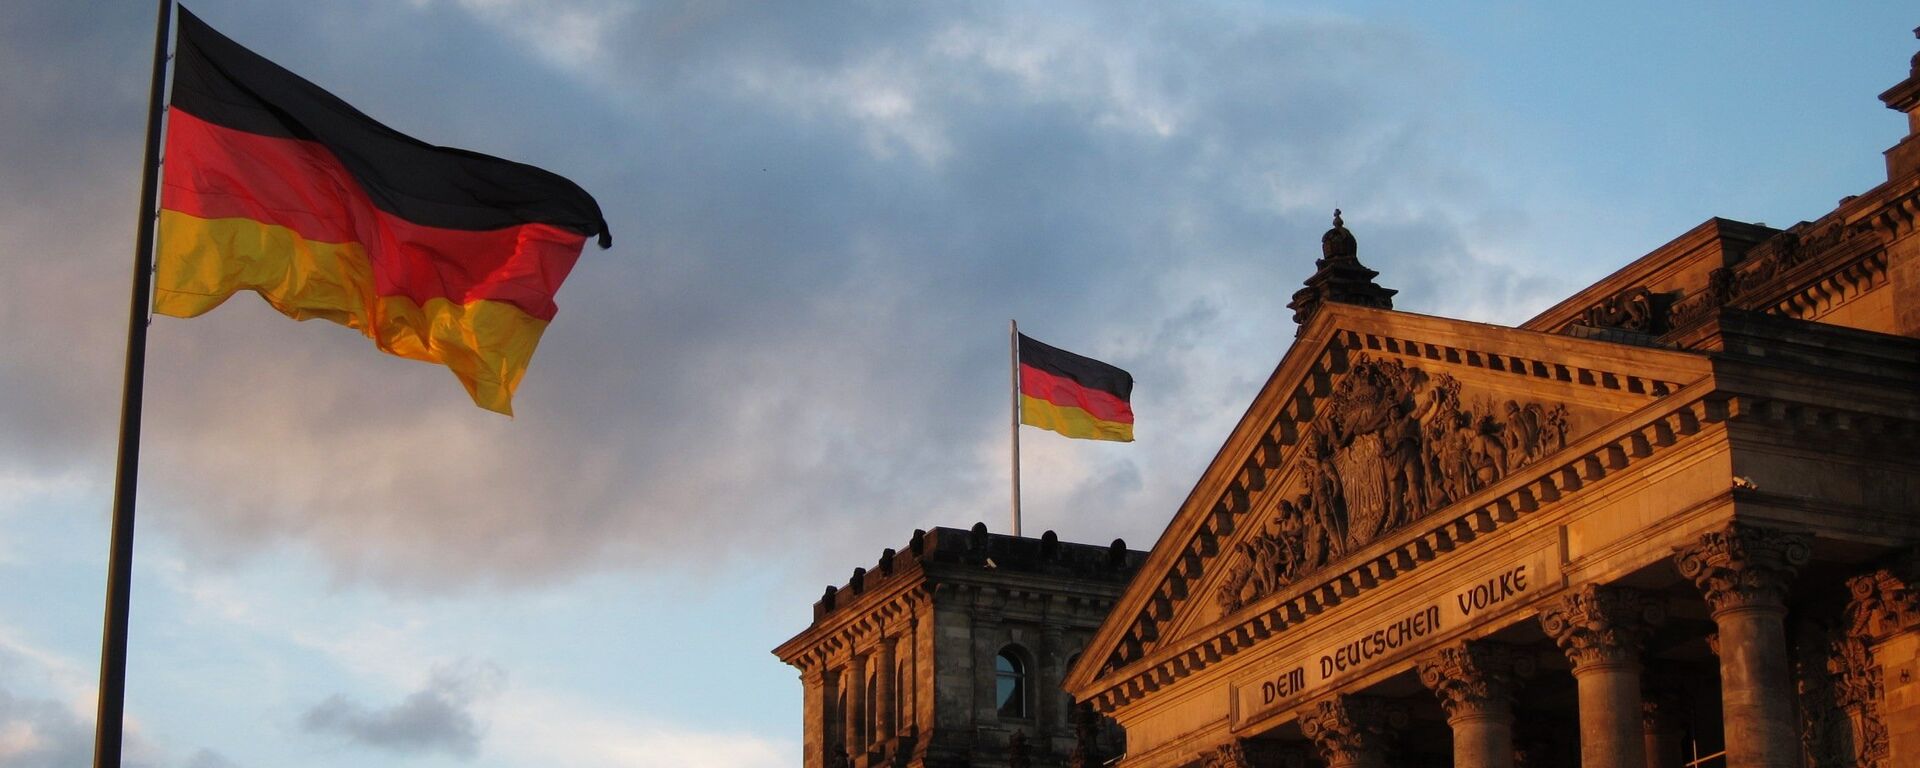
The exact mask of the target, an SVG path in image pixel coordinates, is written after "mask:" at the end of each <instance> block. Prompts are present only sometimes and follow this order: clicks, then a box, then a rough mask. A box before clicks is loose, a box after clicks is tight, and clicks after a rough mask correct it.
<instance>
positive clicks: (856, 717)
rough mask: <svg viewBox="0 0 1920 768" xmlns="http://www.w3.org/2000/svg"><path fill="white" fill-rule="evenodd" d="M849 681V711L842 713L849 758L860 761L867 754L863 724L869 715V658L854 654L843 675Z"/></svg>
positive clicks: (849, 659) (848, 660)
mask: <svg viewBox="0 0 1920 768" xmlns="http://www.w3.org/2000/svg"><path fill="white" fill-rule="evenodd" d="M842 674H844V675H845V676H846V681H847V711H845V712H842V713H840V717H841V718H842V719H844V720H846V726H847V734H846V736H847V740H846V741H845V742H844V743H845V744H846V745H847V756H848V757H851V758H854V759H856V760H858V759H859V758H860V756H861V755H864V754H866V753H867V748H866V745H867V742H866V740H865V739H863V738H861V731H862V729H861V727H860V726H861V723H862V722H863V721H864V720H865V719H866V714H867V656H866V654H854V655H853V656H851V657H849V658H848V659H847V671H846V672H844V673H842Z"/></svg>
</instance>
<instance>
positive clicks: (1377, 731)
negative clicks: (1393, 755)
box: [1300, 693, 1407, 766]
mask: <svg viewBox="0 0 1920 768" xmlns="http://www.w3.org/2000/svg"><path fill="white" fill-rule="evenodd" d="M1406 724H1407V710H1406V708H1405V707H1403V706H1400V705H1399V704H1396V703H1394V702H1392V701H1390V700H1388V699H1382V698H1377V697H1373V696H1355V695H1351V694H1344V693H1341V694H1334V695H1332V696H1329V697H1327V698H1324V699H1321V700H1319V701H1316V702H1314V703H1312V704H1309V705H1307V708H1306V709H1303V710H1301V711H1300V732H1301V733H1302V734H1305V735H1306V737H1307V740H1308V741H1311V742H1313V746H1314V748H1315V749H1318V750H1319V751H1320V756H1321V757H1322V758H1324V759H1325V760H1326V761H1327V764H1328V765H1334V766H1340V765H1353V764H1355V763H1359V762H1362V761H1363V760H1365V759H1366V758H1367V757H1368V756H1370V755H1375V756H1377V755H1382V754H1385V753H1386V751H1387V749H1388V748H1389V747H1390V746H1391V742H1392V738H1393V733H1394V732H1395V731H1396V730H1398V729H1400V728H1404V727H1406Z"/></svg>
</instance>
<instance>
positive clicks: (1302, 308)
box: [1287, 208, 1398, 333]
mask: <svg viewBox="0 0 1920 768" xmlns="http://www.w3.org/2000/svg"><path fill="white" fill-rule="evenodd" d="M1359 253H1360V246H1359V243H1358V242H1357V241H1355V240H1354V237H1353V233H1352V232H1349V231H1347V225H1346V222H1345V221H1344V220H1342V219H1341V218H1340V209H1338V208H1335V209H1334V211H1333V228H1332V229H1329V230H1327V232H1326V234H1323V235H1321V236H1320V258H1319V259H1318V260H1316V261H1314V263H1313V265H1314V269H1315V271H1314V273H1313V275H1312V276H1310V277H1308V278H1307V282H1306V287H1304V288H1301V289H1300V290H1298V291H1294V293H1293V301H1291V302H1288V304H1287V308H1288V309H1291V310H1293V321H1294V322H1295V323H1298V324H1300V327H1301V328H1303V329H1304V328H1305V327H1306V325H1307V321H1309V320H1311V319H1313V315H1314V313H1316V312H1318V311H1320V307H1321V305H1323V304H1325V303H1327V302H1330V301H1331V302H1336V303H1340V304H1357V305H1359V306H1363V307H1375V308H1378V309H1393V295H1394V294H1395V293H1398V291H1394V290H1391V289H1388V288H1382V287H1380V285H1379V284H1378V283H1375V282H1374V281H1373V279H1374V278H1376V277H1379V276H1380V273H1379V272H1375V271H1373V270H1371V269H1367V268H1366V266H1365V265H1362V264H1361V263H1360V256H1359ZM1298 332H1299V331H1295V333H1298Z"/></svg>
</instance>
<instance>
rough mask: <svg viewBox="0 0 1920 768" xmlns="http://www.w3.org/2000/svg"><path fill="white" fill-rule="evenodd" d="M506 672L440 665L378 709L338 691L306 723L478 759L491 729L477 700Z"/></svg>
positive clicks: (363, 740) (373, 744) (350, 737)
mask: <svg viewBox="0 0 1920 768" xmlns="http://www.w3.org/2000/svg"><path fill="white" fill-rule="evenodd" d="M504 674H505V673H504V672H503V671H502V670H500V668H498V667H495V666H491V665H473V664H468V665H463V666H455V667H439V668H436V669H434V671H433V673H432V675H431V676H430V677H429V678H428V680H427V684H426V685H425V686H424V687H422V688H421V689H420V690H417V691H414V692H413V693H410V694H407V696H406V698H404V699H402V700H401V701H400V702H399V703H397V704H394V705H392V706H389V707H384V708H379V709H373V708H369V707H366V706H364V705H361V704H359V703H356V702H354V701H352V700H349V699H348V698H346V697H345V696H342V695H339V694H336V695H333V696H330V697H328V698H327V699H326V700H324V701H321V702H320V703H319V704H316V705H314V706H313V707H312V708H311V709H308V710H307V712H306V714H304V715H302V716H301V718H300V727H301V728H303V729H304V730H306V731H307V732H309V733H314V734H320V735H327V736H334V737H339V738H343V739H345V740H347V741H348V742H350V743H353V744H357V745H360V746H364V747H368V748H372V749H378V750H382V751H387V752H394V753H399V754H423V753H432V752H442V753H445V754H448V755H451V756H454V757H458V758H463V759H472V758H473V757H474V756H475V755H478V754H479V753H480V740H481V738H482V737H483V736H484V735H485V728H484V726H483V725H482V724H481V723H480V722H479V720H478V719H476V718H475V717H474V715H473V712H472V706H473V704H474V702H475V701H476V700H477V699H479V698H482V697H485V696H488V695H491V694H493V693H494V692H496V691H497V690H498V689H499V687H500V685H501V683H502V682H503V678H504Z"/></svg>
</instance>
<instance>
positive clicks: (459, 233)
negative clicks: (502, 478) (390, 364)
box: [154, 9, 610, 414]
mask: <svg viewBox="0 0 1920 768" xmlns="http://www.w3.org/2000/svg"><path fill="white" fill-rule="evenodd" d="M179 13H180V16H179V19H180V21H179V23H180V32H179V37H178V38H177V39H176V42H175V46H174V48H175V50H174V72H173V96H172V99H171V101H170V102H169V104H170V109H169V110H168V119H167V141H166V160H165V163H164V165H163V168H164V172H165V175H164V179H165V181H164V183H163V186H162V188H161V194H160V208H161V212H160V236H159V244H158V245H159V247H158V255H157V257H156V259H155V262H156V263H155V275H154V277H155V281H154V282H155V291H154V310H155V311H156V312H159V313H161V314H165V315H172V316H175V317H194V316H197V315H200V314H202V313H205V312H207V311H209V310H211V309H213V308H214V307H217V306H219V305H220V304H221V302H224V301H226V300H227V297H229V296H232V295H233V293H234V292H235V291H241V290H250V291H254V292H256V293H259V294H260V296H261V297H263V298H265V299H266V300H267V303H269V304H272V305H273V307H274V308H275V309H278V310H280V311H281V312H282V313H284V314H286V315H287V316H289V317H292V318H295V319H298V320H306V319H309V318H316V317H317V318H323V319H327V320H332V321H333V322H336V323H340V324H342V325H346V326H348V327H351V328H357V329H359V330H360V331H361V332H362V333H365V334H366V335H367V337H368V338H371V339H373V342H374V344H375V345H377V346H379V347H380V349H383V350H385V351H387V352H390V353H393V354H395V355H399V356H401V357H409V358H413V359H415V360H425V361H428V362H434V363H441V364H444V365H446V366H447V367H448V368H451V369H453V372H454V374H455V375H456V376H458V377H459V378H460V381H461V382H462V383H463V384H465V385H466V387H467V391H468V392H469V393H470V394H472V395H473V400H474V403H475V404H477V405H479V406H480V407H482V408H486V409H489V410H493V411H499V412H501V413H509V414H510V413H512V398H513V391H514V388H515V387H516V386H518V385H519V383H520V378H521V376H522V375H524V374H525V373H526V370H527V363H528V361H529V360H530V359H531V358H532V357H533V350H534V346H535V345H536V344H537V343H538V342H539V340H540V333H541V331H543V330H544V329H545V328H546V326H547V323H548V321H550V320H552V319H553V315H554V311H555V306H554V303H553V296H554V293H555V292H556V291H558V290H559V288H560V283H561V281H562V280H565V279H566V277H567V273H568V272H569V271H570V270H572V269H573V265H574V262H575V260H577V259H578V258H579V257H580V249H581V248H582V247H583V246H584V245H585V243H586V239H587V238H588V237H591V236H595V235H597V236H599V240H600V245H601V247H603V248H604V247H606V246H607V245H609V244H610V238H609V236H608V232H607V224H606V221H605V219H604V218H602V216H601V213H600V206H599V204H598V203H596V202H594V200H593V197H592V196H590V195H588V194H587V193H586V192H585V191H584V190H582V189H580V187H579V186H578V185H575V184H574V183H573V182H571V181H568V180H566V179H564V178H561V177H560V176H557V175H555V174H552V173H549V172H547V171H543V170H541V169H539V168H535V167H532V166H529V165H523V164H520V163H515V162H511V161H508V160H502V159H499V158H496V157H489V156H487V155H482V154H478V153H475V152H468V151H465V150H460V149H449V148H445V147H436V146H432V145H429V144H427V143H425V142H422V141H419V140H417V139H414V138H412V137H409V136H406V135H404V134H401V133H400V132H398V131H395V130H393V129H391V128H388V127H386V126H385V125H381V124H380V123H378V122H376V121H374V120H373V119H372V118H369V117H367V116H366V115H364V114H361V112H360V111H359V110H356V109H354V108H353V107H352V106H350V105H348V104H347V103H346V102H344V101H341V100H340V99H339V98H337V97H335V96H334V95H333V94H330V93H327V92H326V91H324V90H321V89H320V88H319V87H318V86H316V85H314V84H312V83H310V82H307V81H306V80H304V79H302V78H300V77H299V76H298V75H295V74H293V73H292V72H289V71H287V70H285V69H282V68H281V67H280V66H279V65H276V64H274V63H273V62H271V61H268V60H266V59H265V58H263V57H261V56H260V55H258V54H255V53H254V52H252V51H249V50H247V49H245V48H242V47H241V46H240V45H239V44H237V43H235V42H234V41H232V40H230V39H228V38H227V37H226V36H224V35H221V34H220V33H219V32H216V31H214V30H213V29H212V28H211V27H208V26H207V25H206V24H205V23H204V22H202V21H200V19H198V18H196V17H195V16H194V15H193V14H191V13H188V12H187V11H186V10H185V9H182V10H181V11H180V12H179Z"/></svg>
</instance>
